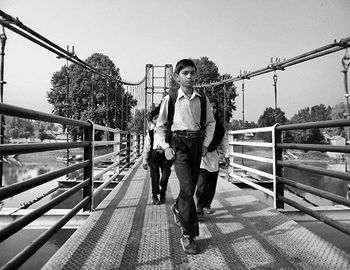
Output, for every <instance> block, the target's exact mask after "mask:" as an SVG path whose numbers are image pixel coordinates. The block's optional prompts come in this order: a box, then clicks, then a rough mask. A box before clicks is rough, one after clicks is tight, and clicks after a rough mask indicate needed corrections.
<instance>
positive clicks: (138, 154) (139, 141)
mask: <svg viewBox="0 0 350 270" xmlns="http://www.w3.org/2000/svg"><path fill="white" fill-rule="evenodd" d="M140 153H141V135H140V134H137V157H139V156H140Z"/></svg>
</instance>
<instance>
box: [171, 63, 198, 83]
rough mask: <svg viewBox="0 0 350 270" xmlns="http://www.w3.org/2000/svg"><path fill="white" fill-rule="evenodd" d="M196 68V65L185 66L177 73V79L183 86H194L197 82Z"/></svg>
mask: <svg viewBox="0 0 350 270" xmlns="http://www.w3.org/2000/svg"><path fill="white" fill-rule="evenodd" d="M196 77H197V73H196V69H195V68H194V67H185V68H184V69H181V71H180V73H179V74H176V78H177V81H178V82H179V84H180V85H181V86H183V87H190V88H191V87H192V86H193V85H194V84H195V82H196Z"/></svg>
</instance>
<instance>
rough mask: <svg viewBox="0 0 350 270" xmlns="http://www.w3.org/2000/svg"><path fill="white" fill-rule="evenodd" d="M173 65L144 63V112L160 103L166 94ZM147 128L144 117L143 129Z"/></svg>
mask: <svg viewBox="0 0 350 270" xmlns="http://www.w3.org/2000/svg"><path fill="white" fill-rule="evenodd" d="M172 72H173V66H172V65H171V64H165V65H164V66H155V65H153V64H147V65H146V81H145V113H146V115H147V113H148V112H149V111H150V110H152V109H153V108H154V107H156V106H157V105H159V104H160V102H161V100H162V98H163V97H164V96H165V95H167V93H168V90H169V89H170V81H171V78H172V75H171V74H172ZM146 130H147V119H145V131H146Z"/></svg>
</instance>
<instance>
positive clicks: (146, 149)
mask: <svg viewBox="0 0 350 270" xmlns="http://www.w3.org/2000/svg"><path fill="white" fill-rule="evenodd" d="M150 151H151V138H150V136H149V133H148V132H147V135H146V137H145V145H144V147H143V162H142V163H143V164H147V163H148V162H147V158H148V156H149V152H150Z"/></svg>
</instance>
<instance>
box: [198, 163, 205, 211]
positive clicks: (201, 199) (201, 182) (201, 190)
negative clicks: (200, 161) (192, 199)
mask: <svg viewBox="0 0 350 270" xmlns="http://www.w3.org/2000/svg"><path fill="white" fill-rule="evenodd" d="M207 172H208V171H207V170H205V169H200V171H199V177H198V183H197V189H196V199H197V213H199V214H201V213H203V207H205V206H207V204H206V203H207V201H208V198H207V197H208V196H207V194H206V191H207V189H206V188H205V187H206V185H207V181H208V179H207V178H208V174H207Z"/></svg>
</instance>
